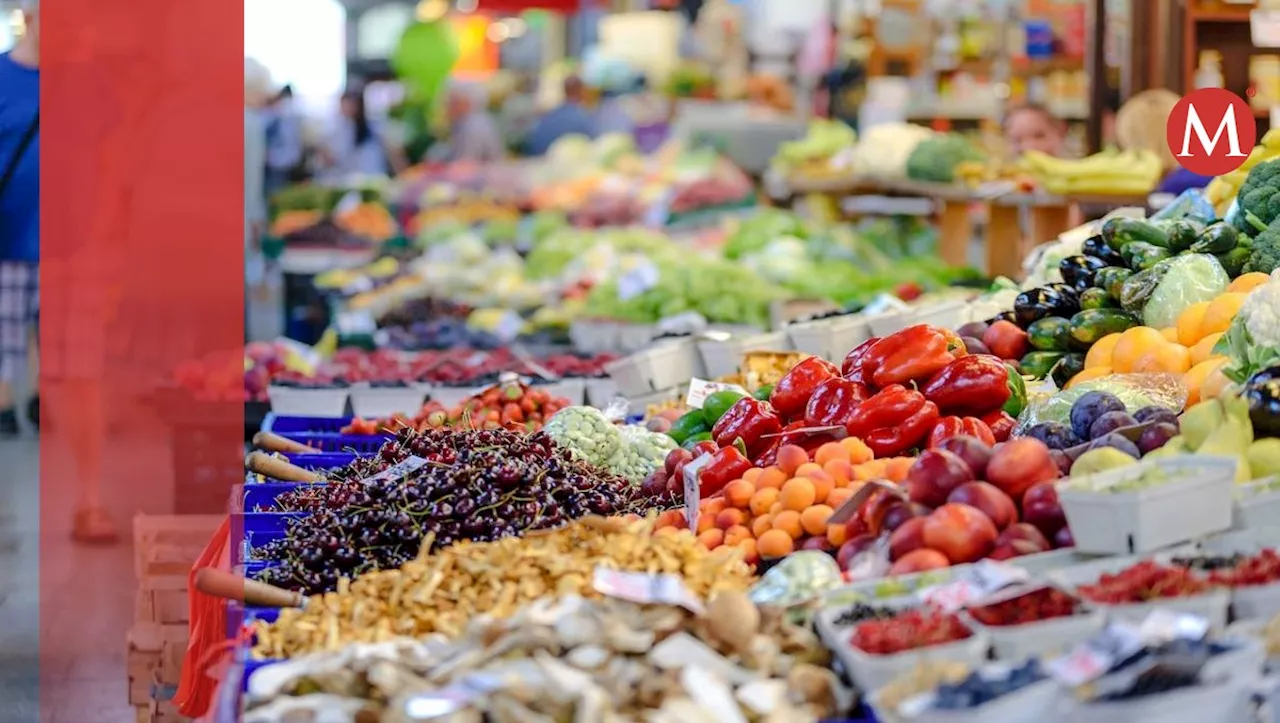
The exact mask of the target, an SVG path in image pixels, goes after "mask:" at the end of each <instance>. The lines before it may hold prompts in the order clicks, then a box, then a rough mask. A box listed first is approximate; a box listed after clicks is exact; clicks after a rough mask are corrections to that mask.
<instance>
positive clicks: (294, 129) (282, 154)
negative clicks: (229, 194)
mask: <svg viewBox="0 0 1280 723" xmlns="http://www.w3.org/2000/svg"><path fill="white" fill-rule="evenodd" d="M265 120H266V137H267V176H266V182H265V186H266V193H267V197H268V198H270V196H271V195H272V194H273V193H275V192H276V191H279V190H280V189H282V188H284V187H285V186H287V185H289V184H290V183H292V182H293V181H294V180H295V179H294V177H295V175H296V174H297V172H298V169H299V168H301V167H302V160H303V149H302V118H301V116H299V115H298V111H297V109H296V108H295V107H294V105H293V87H292V86H289V85H286V86H285V87H283V88H281V89H280V92H279V93H277V94H276V95H275V97H274V98H272V99H271V104H270V105H269V106H268V107H267V109H266V113H265Z"/></svg>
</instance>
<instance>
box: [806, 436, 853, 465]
mask: <svg viewBox="0 0 1280 723" xmlns="http://www.w3.org/2000/svg"><path fill="white" fill-rule="evenodd" d="M837 459H843V460H848V459H849V451H848V450H846V449H845V448H844V447H841V446H840V443H839V442H827V443H826V444H824V445H822V446H821V447H818V451H817V452H814V453H813V461H814V462H817V463H818V464H819V465H821V466H822V467H824V468H825V467H826V466H827V463H828V462H831V461H834V460H837Z"/></svg>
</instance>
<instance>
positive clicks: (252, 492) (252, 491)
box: [242, 482, 306, 515]
mask: <svg viewBox="0 0 1280 723" xmlns="http://www.w3.org/2000/svg"><path fill="white" fill-rule="evenodd" d="M305 484H306V483H299V482H259V483H257V484H252V485H245V486H244V507H243V508H242V509H243V510H244V512H245V514H246V515H249V514H253V513H255V512H258V511H260V510H261V511H266V510H269V509H270V508H271V506H272V505H273V504H275V501H276V498H278V497H279V496H280V495H282V494H284V493H285V492H292V491H293V490H296V489H298V488H299V487H303V486H305Z"/></svg>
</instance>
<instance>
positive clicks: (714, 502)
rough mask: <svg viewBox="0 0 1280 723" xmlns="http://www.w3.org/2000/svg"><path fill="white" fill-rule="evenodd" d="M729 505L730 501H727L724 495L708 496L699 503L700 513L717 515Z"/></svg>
mask: <svg viewBox="0 0 1280 723" xmlns="http://www.w3.org/2000/svg"><path fill="white" fill-rule="evenodd" d="M728 506H729V503H727V502H725V499H724V498H723V497H708V498H707V499H705V500H702V501H701V502H699V503H698V513H699V514H702V515H710V516H711V517H715V516H716V515H718V514H720V510H723V509H724V508H726V507H728Z"/></svg>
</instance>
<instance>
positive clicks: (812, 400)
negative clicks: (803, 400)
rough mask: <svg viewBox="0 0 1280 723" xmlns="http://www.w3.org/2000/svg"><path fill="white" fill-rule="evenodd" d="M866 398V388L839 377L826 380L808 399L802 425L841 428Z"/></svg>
mask: <svg viewBox="0 0 1280 723" xmlns="http://www.w3.org/2000/svg"><path fill="white" fill-rule="evenodd" d="M867 396H868V395H867V388H866V387H865V386H863V385H862V384H859V383H857V382H851V381H849V380H848V379H844V378H841V377H834V378H832V379H828V380H827V381H825V382H823V383H821V384H819V385H818V388H817V389H815V390H813V395H812V396H810V397H809V403H808V404H807V405H805V408H804V423H805V424H807V425H809V426H810V427H826V426H829V425H832V424H838V425H840V426H841V427H843V426H844V425H846V424H848V423H849V419H850V418H851V417H852V416H853V413H854V412H855V411H857V409H858V405H860V404H862V402H863V401H865V400H866V398H867Z"/></svg>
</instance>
